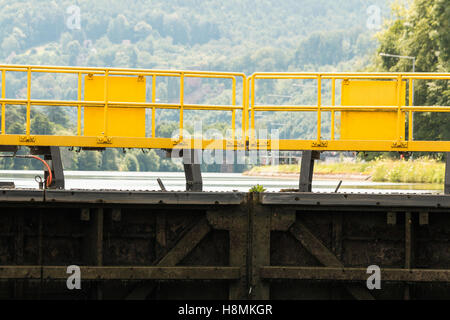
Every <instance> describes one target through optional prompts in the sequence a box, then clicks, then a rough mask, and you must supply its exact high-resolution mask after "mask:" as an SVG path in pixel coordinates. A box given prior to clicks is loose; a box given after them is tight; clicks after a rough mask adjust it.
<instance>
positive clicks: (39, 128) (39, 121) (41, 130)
mask: <svg viewBox="0 0 450 320" xmlns="http://www.w3.org/2000/svg"><path fill="white" fill-rule="evenodd" d="M31 132H32V133H33V134H46V135H51V134H53V127H52V124H51V123H50V121H49V120H48V118H47V117H46V116H45V115H43V114H42V113H38V114H36V115H35V116H34V118H33V119H31Z"/></svg>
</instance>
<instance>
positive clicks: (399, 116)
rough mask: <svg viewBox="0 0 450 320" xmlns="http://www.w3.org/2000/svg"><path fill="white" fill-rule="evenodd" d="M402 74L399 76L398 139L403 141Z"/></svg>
mask: <svg viewBox="0 0 450 320" xmlns="http://www.w3.org/2000/svg"><path fill="white" fill-rule="evenodd" d="M401 107H402V76H401V75H399V76H398V77H397V139H398V141H401V140H402V139H403V135H402V134H401V119H402V109H401Z"/></svg>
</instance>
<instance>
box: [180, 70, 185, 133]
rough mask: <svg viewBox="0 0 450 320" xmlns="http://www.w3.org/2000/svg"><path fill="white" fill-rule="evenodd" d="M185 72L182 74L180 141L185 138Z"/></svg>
mask: <svg viewBox="0 0 450 320" xmlns="http://www.w3.org/2000/svg"><path fill="white" fill-rule="evenodd" d="M183 112H184V72H182V73H181V75H180V141H181V140H182V139H183Z"/></svg>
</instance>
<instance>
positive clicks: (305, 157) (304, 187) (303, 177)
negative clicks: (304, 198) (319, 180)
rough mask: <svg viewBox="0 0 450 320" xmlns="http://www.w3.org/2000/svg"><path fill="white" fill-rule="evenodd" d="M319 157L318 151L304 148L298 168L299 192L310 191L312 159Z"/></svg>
mask: <svg viewBox="0 0 450 320" xmlns="http://www.w3.org/2000/svg"><path fill="white" fill-rule="evenodd" d="M317 159H320V151H313V150H304V151H303V152H302V164H301V168H300V181H299V192H311V191H312V179H313V173H314V160H317Z"/></svg>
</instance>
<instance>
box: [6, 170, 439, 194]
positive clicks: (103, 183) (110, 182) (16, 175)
mask: <svg viewBox="0 0 450 320" xmlns="http://www.w3.org/2000/svg"><path fill="white" fill-rule="evenodd" d="M37 175H40V176H42V175H43V173H42V171H10V170H6V171H0V181H13V182H14V183H15V185H16V188H38V184H37V182H36V181H35V179H34V177H35V176H37ZM202 175H203V190H204V191H233V190H237V191H248V190H249V189H250V188H251V187H252V186H254V185H256V184H260V185H263V186H264V188H265V189H266V190H267V191H280V190H281V189H295V188H298V180H297V179H290V178H272V177H255V176H244V175H242V174H240V173H203V174H202ZM65 178H66V189H97V190H100V189H108V190H112V189H114V190H160V188H159V185H158V183H157V181H156V179H157V178H161V180H162V181H163V183H164V185H165V187H166V189H167V190H170V191H182V190H184V189H185V179H184V173H183V172H105V171H65ZM338 183H339V180H338V179H336V180H314V181H313V191H314V192H334V191H335V188H336V186H337V185H338ZM442 189H443V186H440V185H431V184H415V183H390V182H371V181H350V180H349V181H346V180H344V181H343V183H342V185H341V187H340V189H339V192H347V193H350V192H353V193H356V192H364V193H365V192H367V193H433V194H436V193H443V190H442Z"/></svg>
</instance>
